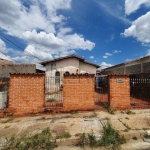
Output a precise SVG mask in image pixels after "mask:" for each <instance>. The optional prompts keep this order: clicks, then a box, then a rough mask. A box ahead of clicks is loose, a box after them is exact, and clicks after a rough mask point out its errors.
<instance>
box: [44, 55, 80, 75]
mask: <svg viewBox="0 0 150 150" xmlns="http://www.w3.org/2000/svg"><path fill="white" fill-rule="evenodd" d="M77 69H79V60H78V59H76V58H68V59H63V60H60V61H56V62H54V63H49V64H47V65H46V76H55V72H56V71H59V72H60V74H61V76H63V74H64V73H65V72H66V71H68V72H69V73H75V74H76V72H77Z"/></svg>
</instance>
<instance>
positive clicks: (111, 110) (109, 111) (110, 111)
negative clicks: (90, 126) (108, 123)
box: [104, 105, 115, 115]
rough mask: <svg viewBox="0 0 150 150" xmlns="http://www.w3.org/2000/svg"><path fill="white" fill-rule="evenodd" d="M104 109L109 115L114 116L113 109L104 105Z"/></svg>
mask: <svg viewBox="0 0 150 150" xmlns="http://www.w3.org/2000/svg"><path fill="white" fill-rule="evenodd" d="M104 107H105V108H106V110H107V112H108V113H109V114H112V115H114V114H115V109H114V108H112V107H110V106H109V105H105V106H104Z"/></svg>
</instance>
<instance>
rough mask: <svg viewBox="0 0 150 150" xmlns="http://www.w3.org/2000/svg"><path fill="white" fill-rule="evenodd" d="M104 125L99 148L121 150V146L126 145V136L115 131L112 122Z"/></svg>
mask: <svg viewBox="0 0 150 150" xmlns="http://www.w3.org/2000/svg"><path fill="white" fill-rule="evenodd" d="M102 125H103V136H102V139H101V140H100V141H99V143H98V145H99V146H105V147H107V146H111V147H112V149H113V150H116V149H119V148H120V146H121V144H124V143H126V139H125V138H124V136H122V135H120V134H119V132H118V131H117V130H115V129H114V128H113V127H112V125H111V124H110V122H107V124H106V125H105V124H102Z"/></svg>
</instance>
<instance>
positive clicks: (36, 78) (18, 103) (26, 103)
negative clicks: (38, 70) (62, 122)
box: [8, 74, 45, 115]
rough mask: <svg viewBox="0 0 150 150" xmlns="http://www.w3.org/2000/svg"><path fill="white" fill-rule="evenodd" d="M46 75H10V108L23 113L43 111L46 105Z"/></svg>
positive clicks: (17, 112)
mask: <svg viewBox="0 0 150 150" xmlns="http://www.w3.org/2000/svg"><path fill="white" fill-rule="evenodd" d="M44 78H45V76H44V75H39V74H30V75H27V74H20V75H19V74H13V75H10V88H9V108H8V109H9V110H10V109H11V110H12V111H14V113H15V114H17V115H18V114H19V115H23V114H27V113H32V112H36V113H38V112H41V111H42V110H43V106H44V97H45V95H44V81H45V79H44Z"/></svg>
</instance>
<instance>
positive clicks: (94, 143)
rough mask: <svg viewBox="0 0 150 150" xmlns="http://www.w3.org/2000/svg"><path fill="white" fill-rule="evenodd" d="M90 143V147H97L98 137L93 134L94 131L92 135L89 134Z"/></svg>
mask: <svg viewBox="0 0 150 150" xmlns="http://www.w3.org/2000/svg"><path fill="white" fill-rule="evenodd" d="M88 142H89V146H90V147H94V146H95V145H97V141H96V137H95V135H94V134H93V131H92V133H90V134H88Z"/></svg>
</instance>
